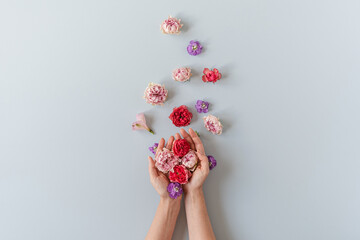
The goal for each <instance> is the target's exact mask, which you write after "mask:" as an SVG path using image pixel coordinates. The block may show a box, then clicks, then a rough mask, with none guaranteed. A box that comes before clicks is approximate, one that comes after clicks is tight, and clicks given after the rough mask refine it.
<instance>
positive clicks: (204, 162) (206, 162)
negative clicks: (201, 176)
mask: <svg viewBox="0 0 360 240" xmlns="http://www.w3.org/2000/svg"><path fill="white" fill-rule="evenodd" d="M196 155H197V156H198V158H199V161H200V166H201V168H202V169H209V159H208V158H207V156H206V155H203V154H200V153H198V152H196Z"/></svg>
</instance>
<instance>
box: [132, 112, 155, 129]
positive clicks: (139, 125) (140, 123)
mask: <svg viewBox="0 0 360 240" xmlns="http://www.w3.org/2000/svg"><path fill="white" fill-rule="evenodd" d="M131 126H132V130H146V131H148V132H151V133H152V134H154V132H153V130H151V129H150V128H149V127H148V126H147V125H146V119H145V115H144V114H143V113H138V114H136V122H133V123H132V125H131Z"/></svg>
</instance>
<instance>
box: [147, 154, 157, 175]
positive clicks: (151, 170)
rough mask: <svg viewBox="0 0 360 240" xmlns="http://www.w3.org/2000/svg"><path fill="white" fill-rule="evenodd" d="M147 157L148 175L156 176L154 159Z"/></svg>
mask: <svg viewBox="0 0 360 240" xmlns="http://www.w3.org/2000/svg"><path fill="white" fill-rule="evenodd" d="M148 159H149V175H150V178H154V177H157V176H158V173H157V171H156V168H155V163H154V160H153V159H152V157H150V156H149V157H148Z"/></svg>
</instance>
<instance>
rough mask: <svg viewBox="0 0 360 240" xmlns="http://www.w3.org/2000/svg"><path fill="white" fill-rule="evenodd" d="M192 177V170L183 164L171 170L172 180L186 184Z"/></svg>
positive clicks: (170, 177) (170, 176)
mask: <svg viewBox="0 0 360 240" xmlns="http://www.w3.org/2000/svg"><path fill="white" fill-rule="evenodd" d="M190 177H191V172H190V171H189V170H187V168H186V167H185V166H183V165H177V166H175V167H174V169H173V171H170V172H169V179H170V182H177V183H180V184H186V183H188V181H189V178H190Z"/></svg>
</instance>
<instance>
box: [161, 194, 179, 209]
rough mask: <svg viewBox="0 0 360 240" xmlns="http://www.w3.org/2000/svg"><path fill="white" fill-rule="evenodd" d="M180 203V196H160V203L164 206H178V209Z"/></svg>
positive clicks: (173, 207) (174, 207)
mask: <svg viewBox="0 0 360 240" xmlns="http://www.w3.org/2000/svg"><path fill="white" fill-rule="evenodd" d="M180 203H181V196H180V197H178V198H176V199H172V198H171V197H169V196H162V197H160V205H162V206H163V207H165V208H172V209H176V208H177V207H178V208H179V209H180Z"/></svg>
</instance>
